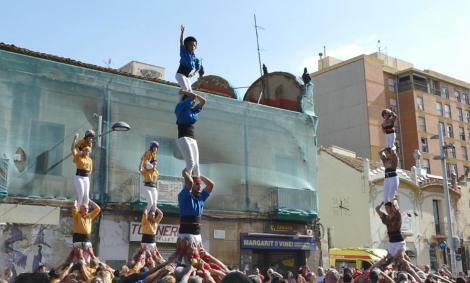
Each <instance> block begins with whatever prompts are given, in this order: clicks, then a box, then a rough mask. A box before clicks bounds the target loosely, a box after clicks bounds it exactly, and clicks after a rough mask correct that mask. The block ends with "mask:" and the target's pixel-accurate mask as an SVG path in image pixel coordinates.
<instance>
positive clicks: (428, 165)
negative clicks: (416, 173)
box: [422, 159, 431, 174]
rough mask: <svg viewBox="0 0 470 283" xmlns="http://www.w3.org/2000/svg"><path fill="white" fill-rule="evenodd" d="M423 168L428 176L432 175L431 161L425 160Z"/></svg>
mask: <svg viewBox="0 0 470 283" xmlns="http://www.w3.org/2000/svg"><path fill="white" fill-rule="evenodd" d="M422 167H423V169H426V172H427V173H428V174H431V165H430V161H429V159H423V165H422Z"/></svg>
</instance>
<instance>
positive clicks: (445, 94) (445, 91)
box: [441, 85, 449, 99]
mask: <svg viewBox="0 0 470 283" xmlns="http://www.w3.org/2000/svg"><path fill="white" fill-rule="evenodd" d="M441 95H442V96H443V97H445V98H447V99H449V88H448V87H447V86H446V85H443V86H442V87H441Z"/></svg>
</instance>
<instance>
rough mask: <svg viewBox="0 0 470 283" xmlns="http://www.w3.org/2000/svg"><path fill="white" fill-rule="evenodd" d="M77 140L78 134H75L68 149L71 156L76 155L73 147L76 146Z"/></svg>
mask: <svg viewBox="0 0 470 283" xmlns="http://www.w3.org/2000/svg"><path fill="white" fill-rule="evenodd" d="M77 139H78V134H75V136H74V137H73V142H72V146H71V147H70V151H71V152H72V155H73V156H75V155H77V148H76V147H75V145H76V144H77Z"/></svg>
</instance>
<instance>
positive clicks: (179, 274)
mask: <svg viewBox="0 0 470 283" xmlns="http://www.w3.org/2000/svg"><path fill="white" fill-rule="evenodd" d="M188 269H189V267H187V266H184V265H178V266H177V267H176V268H175V271H174V275H175V279H176V281H178V282H179V281H180V280H181V278H183V276H184V275H185V274H186V273H187V272H188Z"/></svg>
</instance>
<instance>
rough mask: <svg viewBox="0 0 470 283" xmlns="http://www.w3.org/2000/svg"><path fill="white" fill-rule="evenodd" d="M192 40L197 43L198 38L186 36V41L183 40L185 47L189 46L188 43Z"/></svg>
mask: <svg viewBox="0 0 470 283" xmlns="http://www.w3.org/2000/svg"><path fill="white" fill-rule="evenodd" d="M190 42H196V43H197V40H196V38H195V37H194V36H188V37H186V38H185V39H184V41H183V44H184V47H186V48H187V47H188V44H189V43H190Z"/></svg>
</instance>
